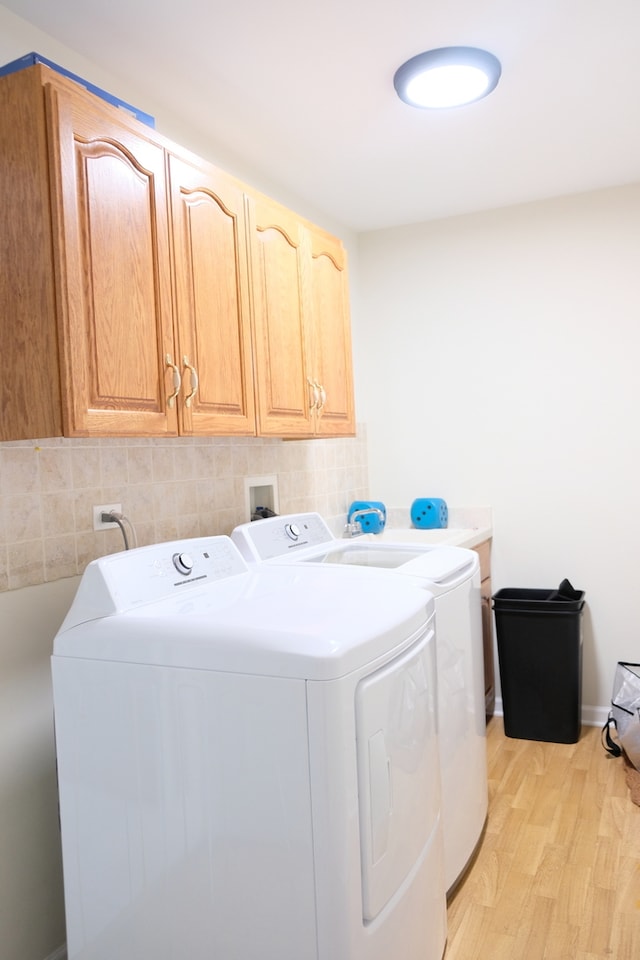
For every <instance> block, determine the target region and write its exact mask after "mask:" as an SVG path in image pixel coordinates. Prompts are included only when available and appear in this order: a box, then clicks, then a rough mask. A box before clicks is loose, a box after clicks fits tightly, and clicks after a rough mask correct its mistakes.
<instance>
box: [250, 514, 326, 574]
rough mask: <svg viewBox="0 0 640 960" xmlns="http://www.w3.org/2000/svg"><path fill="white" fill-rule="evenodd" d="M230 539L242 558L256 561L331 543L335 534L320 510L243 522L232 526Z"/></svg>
mask: <svg viewBox="0 0 640 960" xmlns="http://www.w3.org/2000/svg"><path fill="white" fill-rule="evenodd" d="M231 539H232V540H233V542H234V543H235V544H236V546H237V547H238V549H239V550H240V553H241V554H242V556H243V557H244V558H245V560H249V561H251V562H253V563H256V562H259V561H262V560H273V559H274V558H275V557H283V556H285V555H286V554H289V553H291V552H292V551H295V550H301V549H303V548H304V547H318V546H321V545H322V544H325V543H333V541H334V536H333V534H332V533H331V530H330V529H329V527H328V526H327V524H326V523H325V521H324V520H323V519H322V517H321V516H320V514H319V513H296V514H289V515H288V516H286V517H267V518H265V519H264V520H252V521H251V523H243V524H241V525H240V526H239V527H236V528H235V530H234V531H233V533H232V534H231Z"/></svg>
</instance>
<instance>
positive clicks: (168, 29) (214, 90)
mask: <svg viewBox="0 0 640 960" xmlns="http://www.w3.org/2000/svg"><path fill="white" fill-rule="evenodd" d="M2 2H3V5H4V6H6V7H7V8H8V9H9V10H11V11H13V12H14V13H16V14H18V15H19V16H21V17H23V18H24V19H25V20H28V21H30V22H32V23H33V24H35V25H36V26H37V27H39V28H41V29H42V30H44V31H45V32H46V33H48V34H50V35H51V36H53V37H55V38H56V39H57V40H60V41H61V42H63V43H64V44H66V46H68V47H71V48H72V49H74V50H76V51H77V52H78V53H80V54H82V55H83V56H84V57H87V58H88V59H89V60H91V61H94V62H95V63H96V64H98V65H99V66H100V67H102V68H103V69H105V70H108V71H109V72H110V73H111V74H112V75H116V76H118V77H122V78H123V81H124V82H125V83H131V84H133V85H134V86H135V88H136V89H141V90H145V89H149V90H150V91H151V90H153V91H154V99H155V100H157V101H159V102H162V103H166V104H167V108H168V109H171V110H175V111H176V112H177V113H179V114H181V115H182V116H183V117H184V120H185V122H187V123H189V124H192V125H194V126H199V127H202V126H207V127H209V128H210V129H211V131H212V137H213V138H214V139H216V140H217V141H219V142H220V143H223V144H227V145H229V146H230V147H231V148H232V149H233V152H234V154H235V155H237V156H238V157H239V158H241V159H242V160H243V161H244V162H246V163H248V164H251V166H253V167H257V168H258V169H260V171H262V172H263V173H264V175H265V177H268V178H269V179H270V180H272V181H274V182H275V183H282V184H283V185H284V186H286V188H287V189H288V190H289V191H291V192H293V193H295V194H297V195H299V196H300V197H303V198H305V199H307V200H308V201H309V202H310V203H312V204H313V206H314V207H317V208H318V209H320V210H323V211H326V213H327V214H328V215H329V216H331V217H333V218H335V219H336V220H338V221H342V222H343V223H344V224H346V225H348V226H350V227H352V228H354V229H355V230H358V231H362V230H371V229H376V228H382V227H389V226H394V225H399V224H405V223H412V222H417V221H422V220H429V219H434V218H440V217H446V216H451V215H455V214H459V213H466V212H471V211H477V210H484V209H489V208H492V207H500V206H505V205H509V204H514V203H520V202H526V201H529V200H537V199H541V198H545V197H552V196H557V195H560V194H565V193H577V192H581V191H584V190H590V189H596V188H600V187H606V186H613V185H619V184H624V183H630V182H634V181H638V180H640V3H639V2H638V0H485V2H479V0H437V2H436V0H323V2H315V3H310V2H308V0H224V2H223V0H179V2H177V0H175V2H172V3H171V4H170V5H169V4H168V3H167V2H166V0H160V2H158V0H54V2H48V3H43V2H42V0H2ZM450 44H451V45H466V46H479V47H485V48H486V49H488V50H490V51H491V52H492V53H494V54H495V55H496V56H497V57H498V58H499V60H500V61H501V63H502V78H501V81H500V83H499V85H498V87H497V89H496V90H495V91H494V93H493V94H491V96H490V97H488V98H487V99H486V100H483V101H480V102H478V103H476V104H472V105H469V106H466V107H458V108H456V109H453V110H449V111H444V112H432V111H424V110H416V109H412V108H411V107H408V106H406V105H405V104H403V103H402V102H401V101H400V100H399V99H398V98H397V97H396V94H395V91H394V89H393V74H394V72H395V70H396V69H397V67H398V66H399V65H400V64H401V63H402V62H403V61H404V60H406V59H408V58H409V57H411V56H414V55H415V54H416V53H420V52H421V51H422V50H426V49H429V48H432V47H439V46H446V45H450ZM24 52H27V51H24ZM41 52H42V51H41ZM89 79H91V78H89ZM138 105H139V106H140V107H141V108H143V109H145V104H144V103H142V102H141V103H139V104H138Z"/></svg>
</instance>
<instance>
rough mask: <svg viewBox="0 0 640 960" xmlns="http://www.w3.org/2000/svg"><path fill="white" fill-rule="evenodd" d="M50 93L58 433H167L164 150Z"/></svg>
mask: <svg viewBox="0 0 640 960" xmlns="http://www.w3.org/2000/svg"><path fill="white" fill-rule="evenodd" d="M47 94H48V97H47V106H48V110H47V120H48V124H49V136H50V143H51V145H52V147H53V149H52V150H51V151H50V157H51V163H52V167H51V184H52V195H53V204H52V211H53V226H54V245H55V246H56V247H57V252H58V255H57V257H56V262H57V264H58V271H59V273H58V286H59V294H60V295H59V302H58V308H59V318H60V324H59V331H60V334H61V336H60V360H61V375H62V391H63V393H62V395H63V411H64V420H65V434H67V435H68V436H82V435H91V434H100V435H109V434H114V435H118V436H123V435H136V434H146V435H162V434H175V433H176V432H177V419H176V408H175V403H172V402H171V401H170V400H169V397H170V396H171V392H172V382H173V381H172V378H173V368H172V364H173V362H174V360H173V354H174V343H173V325H172V303H171V282H170V261H169V232H168V214H167V197H166V189H165V170H164V150H163V148H162V147H161V146H159V145H157V144H156V143H154V142H153V140H151V139H150V138H146V137H145V136H144V135H142V133H139V132H138V131H137V129H136V130H134V129H131V128H130V125H129V121H128V119H127V118H124V119H123V122H122V123H119V122H118V121H117V119H112V117H111V116H110V115H109V114H106V113H103V112H101V111H100V110H99V109H96V108H95V107H94V105H93V104H92V103H90V104H87V103H86V101H85V100H84V99H83V98H81V97H80V96H77V97H74V96H73V95H69V94H67V93H66V92H59V91H58V90H57V89H56V87H54V86H49V87H48V88H47Z"/></svg>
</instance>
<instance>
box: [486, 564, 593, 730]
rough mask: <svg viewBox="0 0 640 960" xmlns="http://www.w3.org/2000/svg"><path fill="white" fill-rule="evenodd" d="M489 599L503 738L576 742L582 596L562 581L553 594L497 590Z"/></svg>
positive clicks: (578, 728)
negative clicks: (493, 617)
mask: <svg viewBox="0 0 640 960" xmlns="http://www.w3.org/2000/svg"><path fill="white" fill-rule="evenodd" d="M565 584H568V588H565V589H564V590H563V586H564V585H565ZM492 599H493V611H494V615H495V620H496V639H497V644H498V660H499V665H500V685H501V687H502V706H503V712H504V732H505V734H506V735H507V736H508V737H515V738H517V739H521V740H545V741H549V742H552V743H577V741H578V740H579V738H580V726H581V713H582V610H583V607H584V592H583V591H579V590H574V589H573V588H572V587H571V585H570V584H569V583H568V581H563V583H562V584H561V585H560V587H559V588H558V589H557V590H519V589H512V588H507V589H504V590H498V592H497V593H495V594H494V595H493V597H492Z"/></svg>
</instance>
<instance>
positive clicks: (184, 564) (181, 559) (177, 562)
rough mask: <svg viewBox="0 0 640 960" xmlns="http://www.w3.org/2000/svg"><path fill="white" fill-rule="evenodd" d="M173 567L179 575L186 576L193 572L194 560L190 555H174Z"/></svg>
mask: <svg viewBox="0 0 640 960" xmlns="http://www.w3.org/2000/svg"><path fill="white" fill-rule="evenodd" d="M173 565H174V567H175V568H176V570H177V571H178V573H183V574H184V575H185V576H186V575H187V574H188V573H191V571H192V570H193V560H192V559H191V557H190V556H189V554H188V553H174V555H173Z"/></svg>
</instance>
